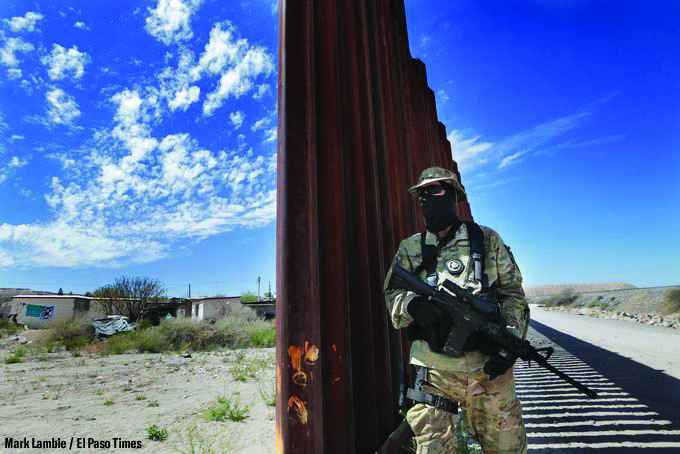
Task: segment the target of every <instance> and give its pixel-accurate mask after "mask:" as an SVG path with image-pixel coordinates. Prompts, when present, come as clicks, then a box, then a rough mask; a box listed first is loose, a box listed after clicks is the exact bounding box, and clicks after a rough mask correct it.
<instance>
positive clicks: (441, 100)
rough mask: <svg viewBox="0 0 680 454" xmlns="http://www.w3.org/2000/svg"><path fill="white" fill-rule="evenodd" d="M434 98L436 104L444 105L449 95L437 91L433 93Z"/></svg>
mask: <svg viewBox="0 0 680 454" xmlns="http://www.w3.org/2000/svg"><path fill="white" fill-rule="evenodd" d="M435 97H436V98H437V104H446V103H447V102H448V101H449V99H451V98H449V94H448V93H446V90H441V89H440V90H437V92H436V93H435Z"/></svg>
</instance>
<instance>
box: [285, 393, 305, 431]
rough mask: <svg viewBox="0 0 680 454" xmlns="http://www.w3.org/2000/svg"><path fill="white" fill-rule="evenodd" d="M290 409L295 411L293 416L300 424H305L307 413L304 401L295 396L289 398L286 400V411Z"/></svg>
mask: <svg viewBox="0 0 680 454" xmlns="http://www.w3.org/2000/svg"><path fill="white" fill-rule="evenodd" d="M291 409H293V410H294V411H295V415H296V416H297V417H298V420H299V421H300V422H301V423H302V424H307V422H308V420H309V413H308V412H307V405H306V404H305V401H303V400H302V399H300V398H299V397H298V396H296V395H292V396H290V398H289V399H288V411H290V410H291Z"/></svg>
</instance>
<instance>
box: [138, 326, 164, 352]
mask: <svg viewBox="0 0 680 454" xmlns="http://www.w3.org/2000/svg"><path fill="white" fill-rule="evenodd" d="M130 339H131V340H132V342H133V343H134V344H135V348H136V349H137V351H138V352H140V353H144V352H148V353H161V352H164V351H167V350H170V349H171V346H170V345H168V342H167V340H166V339H165V338H164V336H163V333H162V332H160V331H159V330H158V329H156V328H149V329H146V330H143V331H137V332H135V333H134V334H133V335H132V336H131V337H130Z"/></svg>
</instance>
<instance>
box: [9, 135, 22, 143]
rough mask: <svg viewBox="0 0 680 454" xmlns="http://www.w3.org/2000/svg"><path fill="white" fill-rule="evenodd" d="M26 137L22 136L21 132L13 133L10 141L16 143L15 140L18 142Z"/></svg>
mask: <svg viewBox="0 0 680 454" xmlns="http://www.w3.org/2000/svg"><path fill="white" fill-rule="evenodd" d="M24 139H25V137H24V136H21V135H19V134H12V136H11V137H10V138H9V141H10V142H12V143H14V142H18V141H20V140H24Z"/></svg>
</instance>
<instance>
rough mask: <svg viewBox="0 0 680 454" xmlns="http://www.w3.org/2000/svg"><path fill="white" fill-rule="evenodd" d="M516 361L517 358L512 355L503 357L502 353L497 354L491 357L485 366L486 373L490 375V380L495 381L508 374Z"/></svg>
mask: <svg viewBox="0 0 680 454" xmlns="http://www.w3.org/2000/svg"><path fill="white" fill-rule="evenodd" d="M515 361H517V357H516V356H513V355H512V354H508V355H507V356H503V355H501V354H500V352H497V353H495V354H493V355H491V357H490V358H489V359H488V361H487V362H486V363H485V364H484V372H486V373H487V374H488V375H489V378H490V379H491V380H493V379H495V378H497V377H500V376H501V375H503V374H504V373H505V372H507V370H508V369H510V368H511V367H512V366H513V365H514V364H515Z"/></svg>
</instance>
